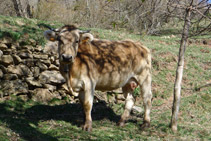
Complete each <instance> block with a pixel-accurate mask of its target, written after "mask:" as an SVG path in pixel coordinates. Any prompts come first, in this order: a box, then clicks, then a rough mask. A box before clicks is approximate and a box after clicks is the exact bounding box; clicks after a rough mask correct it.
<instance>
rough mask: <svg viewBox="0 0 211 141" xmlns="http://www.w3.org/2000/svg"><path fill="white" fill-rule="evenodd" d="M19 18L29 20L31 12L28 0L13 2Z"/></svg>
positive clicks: (15, 0) (14, 0)
mask: <svg viewBox="0 0 211 141" xmlns="http://www.w3.org/2000/svg"><path fill="white" fill-rule="evenodd" d="M12 1H13V4H14V8H15V11H16V14H17V16H19V17H25V18H29V17H31V16H32V15H31V10H30V5H29V2H28V0H12Z"/></svg>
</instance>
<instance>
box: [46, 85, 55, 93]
mask: <svg viewBox="0 0 211 141" xmlns="http://www.w3.org/2000/svg"><path fill="white" fill-rule="evenodd" d="M44 87H45V88H47V89H48V90H49V91H51V92H53V91H55V90H56V86H53V85H50V84H44Z"/></svg>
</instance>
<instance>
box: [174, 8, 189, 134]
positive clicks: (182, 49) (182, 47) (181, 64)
mask: <svg viewBox="0 0 211 141" xmlns="http://www.w3.org/2000/svg"><path fill="white" fill-rule="evenodd" d="M191 12H192V8H191V6H190V7H188V8H187V9H186V15H185V23H184V27H183V33H182V39H181V42H180V49H179V56H178V64H177V70H176V79H175V83H174V102H173V107H172V117H171V129H172V130H173V132H176V131H177V118H178V112H179V105H180V95H181V82H182V75H183V67H184V56H185V49H186V43H187V40H188V34H189V27H190V24H191V23H190V20H191V19H190V18H191Z"/></svg>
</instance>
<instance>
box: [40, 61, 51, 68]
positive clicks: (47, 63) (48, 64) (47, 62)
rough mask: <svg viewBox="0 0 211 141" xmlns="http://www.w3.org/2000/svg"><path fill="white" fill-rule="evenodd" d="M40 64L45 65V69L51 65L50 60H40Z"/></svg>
mask: <svg viewBox="0 0 211 141" xmlns="http://www.w3.org/2000/svg"><path fill="white" fill-rule="evenodd" d="M40 62H41V63H43V64H45V65H46V66H47V67H49V66H50V65H51V61H50V60H40Z"/></svg>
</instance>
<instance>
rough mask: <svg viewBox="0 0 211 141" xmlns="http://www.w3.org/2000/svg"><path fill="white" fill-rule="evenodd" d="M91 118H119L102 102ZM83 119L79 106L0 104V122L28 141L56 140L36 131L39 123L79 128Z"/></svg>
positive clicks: (22, 103)
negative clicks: (52, 121)
mask: <svg viewBox="0 0 211 141" xmlns="http://www.w3.org/2000/svg"><path fill="white" fill-rule="evenodd" d="M11 109H12V110H11ZM92 117H93V121H95V120H102V119H104V118H107V119H109V120H110V121H113V122H117V121H118V120H119V118H120V117H119V116H118V115H116V114H115V113H114V111H113V110H112V109H111V108H109V107H108V106H107V105H106V104H105V103H104V102H100V103H96V104H94V106H93V110H92ZM83 119H84V114H83V109H82V106H81V105H80V104H64V105H57V106H48V105H34V106H32V107H30V108H24V101H22V100H18V102H17V103H15V104H14V103H7V102H6V103H1V104H0V122H2V123H5V124H6V126H7V127H8V128H10V129H11V130H12V131H13V132H15V133H17V134H19V136H20V138H21V139H25V140H30V141H35V140H36V141H37V140H51V141H54V140H57V138H56V137H53V136H51V135H49V134H45V133H42V132H40V131H39V130H38V128H39V127H37V126H38V124H39V121H47V120H62V121H66V122H69V123H71V124H72V125H76V126H81V125H82V124H83ZM34 125H35V126H34Z"/></svg>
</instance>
